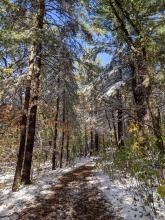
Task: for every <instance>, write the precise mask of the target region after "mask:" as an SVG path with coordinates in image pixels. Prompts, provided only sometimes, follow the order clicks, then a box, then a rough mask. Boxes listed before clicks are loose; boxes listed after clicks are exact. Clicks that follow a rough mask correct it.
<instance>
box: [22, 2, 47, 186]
mask: <svg viewBox="0 0 165 220" xmlns="http://www.w3.org/2000/svg"><path fill="white" fill-rule="evenodd" d="M44 13H45V0H39V8H38V15H37V28H38V29H39V30H41V29H42V28H43V19H44ZM41 53H42V44H41V42H39V43H36V65H35V67H36V69H35V71H34V73H33V75H32V85H31V107H30V113H29V125H28V133H27V142H26V152H25V160H24V166H23V173H22V182H23V183H24V184H30V183H31V179H30V173H31V165H32V155H33V147H34V137H35V127H36V116H37V104H38V95H39V81H40V80H39V77H40V74H41Z"/></svg>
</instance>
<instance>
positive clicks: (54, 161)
mask: <svg viewBox="0 0 165 220" xmlns="http://www.w3.org/2000/svg"><path fill="white" fill-rule="evenodd" d="M58 85H59V79H58ZM58 87H59V86H58ZM59 104H60V97H59V94H58V96H57V100H56V113H55V123H54V140H53V155H52V170H55V168H56V148H57V135H58V116H59V107H60V106H59Z"/></svg>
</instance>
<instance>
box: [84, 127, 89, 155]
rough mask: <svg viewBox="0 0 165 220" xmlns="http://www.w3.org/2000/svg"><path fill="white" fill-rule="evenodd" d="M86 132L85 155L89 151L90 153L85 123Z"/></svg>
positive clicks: (85, 130)
mask: <svg viewBox="0 0 165 220" xmlns="http://www.w3.org/2000/svg"><path fill="white" fill-rule="evenodd" d="M84 132H85V136H84V141H85V152H84V154H85V157H86V156H87V153H88V136H87V128H86V125H85V129H84Z"/></svg>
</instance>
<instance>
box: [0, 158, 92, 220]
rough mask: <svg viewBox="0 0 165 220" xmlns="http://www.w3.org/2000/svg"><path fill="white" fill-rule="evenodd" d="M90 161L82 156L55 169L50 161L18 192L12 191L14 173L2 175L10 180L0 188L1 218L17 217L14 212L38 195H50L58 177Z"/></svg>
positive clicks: (1, 177)
mask: <svg viewBox="0 0 165 220" xmlns="http://www.w3.org/2000/svg"><path fill="white" fill-rule="evenodd" d="M88 163H92V162H91V159H89V158H84V157H81V158H79V159H76V161H75V162H74V164H73V166H72V167H65V168H57V169H56V170H53V171H52V170H51V165H50V163H47V164H45V165H44V166H42V171H41V172H40V173H39V174H37V173H34V183H33V184H32V185H28V186H24V187H21V188H20V190H19V191H18V192H12V191H11V183H12V182H11V180H12V179H13V175H12V174H11V175H7V177H8V178H7V179H6V176H5V179H4V176H0V180H1V181H2V182H3V181H5V182H6V180H8V182H9V184H8V186H7V187H6V188H4V189H2V190H0V219H4V220H5V219H6V220H7V219H12V220H14V219H16V217H15V216H14V215H13V214H14V213H15V212H17V213H18V212H20V211H21V210H23V209H24V208H25V207H26V206H27V205H28V203H32V202H33V201H34V200H35V198H36V197H37V196H39V195H50V194H51V193H52V192H51V191H50V190H49V189H50V186H51V184H54V183H58V181H59V180H58V178H59V177H60V176H61V175H63V174H64V173H67V172H70V171H72V170H74V169H76V168H78V167H80V166H82V165H85V164H88ZM8 217H10V218H8Z"/></svg>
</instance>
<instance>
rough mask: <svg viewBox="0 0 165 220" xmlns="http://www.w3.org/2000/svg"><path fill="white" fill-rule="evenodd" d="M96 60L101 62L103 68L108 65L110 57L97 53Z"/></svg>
mask: <svg viewBox="0 0 165 220" xmlns="http://www.w3.org/2000/svg"><path fill="white" fill-rule="evenodd" d="M97 58H98V59H99V60H100V61H101V64H102V66H105V65H107V64H109V63H110V61H111V58H112V56H111V55H110V54H107V53H99V54H98V55H97Z"/></svg>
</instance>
